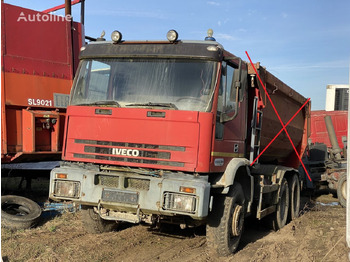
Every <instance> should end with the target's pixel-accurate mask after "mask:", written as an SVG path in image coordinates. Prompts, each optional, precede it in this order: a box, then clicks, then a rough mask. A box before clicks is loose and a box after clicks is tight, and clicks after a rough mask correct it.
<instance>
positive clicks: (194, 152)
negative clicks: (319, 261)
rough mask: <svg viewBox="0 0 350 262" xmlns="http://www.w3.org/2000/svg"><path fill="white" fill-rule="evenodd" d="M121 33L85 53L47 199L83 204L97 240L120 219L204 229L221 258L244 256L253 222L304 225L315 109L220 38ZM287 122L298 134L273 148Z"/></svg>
mask: <svg viewBox="0 0 350 262" xmlns="http://www.w3.org/2000/svg"><path fill="white" fill-rule="evenodd" d="M121 36H122V35H121V33H120V32H119V31H114V32H113V33H112V35H111V38H112V41H105V39H103V38H100V39H98V40H99V41H96V42H94V43H90V44H88V45H86V46H85V47H83V48H82V51H81V53H80V65H79V69H78V72H77V75H76V77H75V80H74V83H73V87H72V91H71V100H70V105H69V106H68V108H67V119H68V121H66V124H65V138H64V145H63V150H62V159H63V161H62V162H61V165H60V167H58V168H55V169H53V170H52V171H51V177H50V198H51V199H52V200H55V201H73V202H75V203H77V204H80V205H81V207H82V220H83V224H84V226H85V227H86V229H87V230H88V231H89V232H93V233H98V232H105V231H109V230H111V229H114V228H116V227H118V225H119V223H120V222H129V223H148V224H151V225H157V224H159V223H172V224H178V225H180V226H181V227H182V228H185V227H193V226H198V225H203V224H206V226H207V243H208V246H209V247H210V249H211V250H213V251H215V252H216V253H217V254H218V255H220V256H227V255H230V254H232V253H233V252H234V251H235V250H236V249H237V246H238V244H239V241H240V238H241V235H242V232H243V226H244V220H245V217H247V216H249V215H252V216H254V217H256V218H258V219H262V218H266V219H268V220H270V221H271V224H272V226H273V227H274V229H276V230H278V229H280V228H282V227H283V226H284V225H285V224H286V223H287V221H289V220H291V219H294V218H295V217H297V216H298V214H299V208H300V187H301V184H300V177H299V173H298V170H297V169H298V166H299V164H300V161H299V157H298V155H302V154H303V152H304V150H305V148H306V146H307V139H308V135H309V133H308V129H307V127H308V126H309V125H310V123H309V119H310V103H308V100H307V99H306V98H304V97H303V96H302V95H300V94H299V93H297V92H296V91H294V90H293V89H291V88H290V87H289V86H288V85H286V84H285V83H283V82H282V81H281V80H279V79H278V78H276V77H275V76H273V75H272V74H271V73H270V72H268V71H267V70H266V69H265V68H264V67H262V66H260V64H259V63H257V64H251V63H247V62H245V61H243V60H242V59H241V58H239V57H237V56H235V55H233V54H232V53H230V52H229V51H227V50H225V49H224V47H223V46H222V45H221V44H220V43H218V42H216V41H215V39H214V38H213V36H212V31H211V30H209V31H208V36H207V37H206V38H205V40H204V41H185V40H178V34H177V32H176V31H174V30H171V31H169V32H168V34H167V38H168V41H166V40H165V41H163V40H161V41H123V40H122V38H121ZM258 76H259V77H260V78H261V79H262V83H263V85H261V83H260V81H259V80H258ZM265 87H266V89H267V93H266V92H265V91H264V88H265ZM269 97H270V98H271V101H272V103H273V104H274V107H275V109H276V110H277V112H279V115H280V119H279V117H278V116H277V114H276V113H275V110H274V107H273V106H272V104H271V102H270V100H269V99H268V98H269ZM298 112H299V113H298ZM291 119H292V120H291ZM280 120H281V121H283V123H284V124H283V125H285V124H286V123H287V122H288V125H287V127H286V129H287V131H288V135H289V137H288V135H287V134H286V132H283V133H281V134H280V135H279V136H278V137H277V138H275V140H274V142H273V143H272V144H271V143H270V142H271V141H272V140H273V139H274V137H275V135H276V134H277V133H278V131H279V130H281V129H282V124H281V121H280ZM289 138H290V139H289ZM291 141H292V143H293V144H294V145H295V150H294V149H293V146H292V145H291V143H290V142H291ZM269 144H270V146H269V147H267V145H269ZM265 147H266V148H265ZM265 149H266V150H265ZM263 150H264V153H263V154H261V155H260V151H261V152H262V151H263ZM295 151H296V152H297V153H298V154H296V152H295ZM253 163H254V164H253Z"/></svg>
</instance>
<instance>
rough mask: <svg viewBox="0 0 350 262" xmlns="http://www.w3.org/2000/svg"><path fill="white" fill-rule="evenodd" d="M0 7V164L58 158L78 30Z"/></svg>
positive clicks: (69, 24) (70, 24) (33, 13)
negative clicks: (0, 51)
mask: <svg viewBox="0 0 350 262" xmlns="http://www.w3.org/2000/svg"><path fill="white" fill-rule="evenodd" d="M1 9H2V17H1V18H2V20H1V27H2V35H1V37H2V39H1V43H2V53H1V62H2V70H1V74H2V82H1V114H2V116H1V141H2V147H1V150H2V151H1V161H2V163H14V162H16V163H21V162H28V161H44V160H59V159H60V157H61V156H60V155H61V150H62V144H63V143H62V141H63V131H64V128H63V127H64V122H65V112H66V107H67V105H68V101H69V92H70V89H71V85H72V82H73V77H74V73H75V70H76V68H77V66H78V56H79V51H80V47H81V46H82V43H83V33H82V26H81V24H79V23H76V22H73V21H69V20H67V19H66V18H65V17H60V16H56V15H49V14H45V13H41V12H37V11H34V10H30V9H25V8H21V7H17V6H13V5H9V4H5V3H1ZM72 27H73V28H74V30H72Z"/></svg>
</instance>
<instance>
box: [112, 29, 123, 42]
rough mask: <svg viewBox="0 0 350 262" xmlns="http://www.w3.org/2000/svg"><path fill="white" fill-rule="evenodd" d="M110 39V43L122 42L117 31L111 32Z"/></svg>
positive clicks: (120, 35)
mask: <svg viewBox="0 0 350 262" xmlns="http://www.w3.org/2000/svg"><path fill="white" fill-rule="evenodd" d="M111 38H112V41H113V42H114V43H119V42H120V41H121V40H122V33H120V32H119V31H117V30H115V31H113V32H112V34H111Z"/></svg>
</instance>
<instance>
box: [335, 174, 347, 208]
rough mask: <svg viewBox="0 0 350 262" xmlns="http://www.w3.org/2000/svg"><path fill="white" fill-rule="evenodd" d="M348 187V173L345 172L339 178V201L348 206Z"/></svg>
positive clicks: (343, 205)
mask: <svg viewBox="0 0 350 262" xmlns="http://www.w3.org/2000/svg"><path fill="white" fill-rule="evenodd" d="M346 187H347V181H346V173H344V174H343V175H342V176H341V177H340V179H339V180H338V186H337V196H338V200H339V203H340V205H341V206H342V207H346V197H347V196H346V194H347V192H346V190H347V188H346Z"/></svg>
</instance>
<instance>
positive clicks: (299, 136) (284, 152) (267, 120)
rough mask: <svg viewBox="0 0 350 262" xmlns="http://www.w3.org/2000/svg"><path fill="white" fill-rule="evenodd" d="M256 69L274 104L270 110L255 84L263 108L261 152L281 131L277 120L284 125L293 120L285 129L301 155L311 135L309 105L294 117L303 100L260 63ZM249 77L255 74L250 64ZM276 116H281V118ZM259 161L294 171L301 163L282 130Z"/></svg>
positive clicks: (265, 95) (268, 102)
mask: <svg viewBox="0 0 350 262" xmlns="http://www.w3.org/2000/svg"><path fill="white" fill-rule="evenodd" d="M255 67H256V69H257V72H258V74H259V76H260V78H261V80H262V82H263V84H264V85H265V87H266V90H267V94H268V95H269V96H270V98H271V100H272V102H273V105H274V107H273V106H272V104H271V102H270V101H269V99H268V96H267V94H266V92H265V90H264V89H263V87H262V86H261V84H260V82H259V81H256V82H257V83H258V85H259V91H260V95H261V100H262V104H263V108H262V109H261V111H262V112H263V117H262V119H263V121H262V130H261V145H260V151H262V150H263V149H264V148H265V147H266V146H267V145H268V144H269V143H270V142H271V141H272V140H273V139H274V138H275V136H276V134H277V133H278V132H279V131H280V130H281V129H282V128H283V127H282V124H281V122H280V119H281V121H282V122H283V123H284V124H287V122H289V121H290V120H291V119H292V118H293V120H292V121H291V122H290V123H289V124H288V126H287V127H286V129H287V131H288V134H289V136H290V138H291V140H292V142H293V144H294V146H295V148H296V150H297V152H298V154H299V155H302V154H303V152H304V150H305V148H306V146H307V138H308V136H309V135H310V134H309V130H308V126H310V104H309V103H308V104H306V105H305V107H303V108H302V110H301V112H299V113H298V114H297V115H296V116H294V114H295V113H297V111H298V110H299V109H300V108H301V107H302V106H303V105H304V103H305V102H306V99H305V98H304V97H303V96H302V95H300V94H299V93H298V92H296V91H295V90H293V89H292V88H291V87H289V86H288V85H286V84H285V83H283V82H282V81H281V80H279V79H278V78H277V77H275V76H274V75H272V74H271V73H270V72H268V71H267V70H266V69H265V68H263V67H261V66H260V65H259V64H256V65H255ZM248 74H250V76H251V77H252V76H253V75H255V71H254V70H253V68H252V66H251V65H250V66H249V71H248ZM277 114H278V115H279V116H280V119H279V117H278V116H277ZM259 162H260V163H262V164H271V163H273V164H279V165H283V166H288V167H294V168H297V167H298V166H299V164H300V162H299V159H298V156H297V154H296V152H295V151H294V148H293V145H292V143H291V142H290V140H289V138H288V136H287V134H286V132H285V131H283V132H282V133H281V134H280V135H279V136H278V137H277V138H276V139H275V140H274V142H273V143H272V144H271V145H269V147H268V149H267V150H266V151H265V152H264V153H263V154H262V155H261V157H260V158H259Z"/></svg>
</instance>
